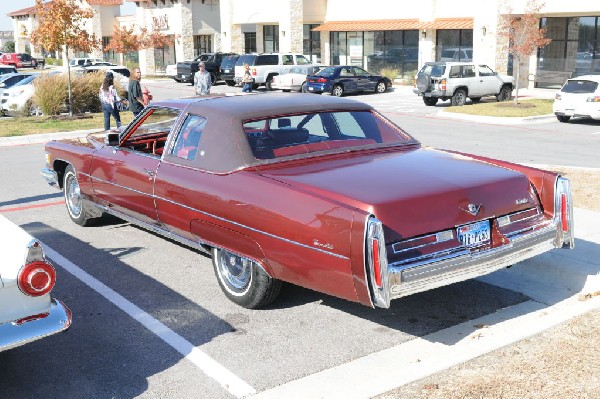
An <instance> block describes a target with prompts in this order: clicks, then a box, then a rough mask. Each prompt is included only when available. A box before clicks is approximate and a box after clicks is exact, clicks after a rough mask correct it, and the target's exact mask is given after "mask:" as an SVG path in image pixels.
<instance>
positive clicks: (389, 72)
mask: <svg viewBox="0 0 600 399" xmlns="http://www.w3.org/2000/svg"><path fill="white" fill-rule="evenodd" d="M379 73H380V74H381V75H383V76H385V77H386V78H388V79H389V80H391V81H392V83H393V82H394V79H396V78H397V77H398V75H399V74H400V71H399V70H398V69H394V68H381V69H380V70H379Z"/></svg>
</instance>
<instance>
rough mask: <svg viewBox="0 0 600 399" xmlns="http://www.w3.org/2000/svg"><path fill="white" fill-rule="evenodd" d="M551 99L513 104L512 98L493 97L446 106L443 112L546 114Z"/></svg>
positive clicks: (499, 114)
mask: <svg viewBox="0 0 600 399" xmlns="http://www.w3.org/2000/svg"><path fill="white" fill-rule="evenodd" d="M552 102H553V100H546V99H540V98H536V99H531V100H519V102H518V103H517V104H515V102H514V100H511V101H505V102H496V100H495V99H492V100H488V99H487V97H486V98H485V101H482V102H481V103H478V104H472V103H470V102H469V103H467V104H466V105H464V106H462V107H447V108H444V112H454V113H457V114H468V115H481V116H502V117H521V118H523V117H527V116H539V115H548V114H551V113H552Z"/></svg>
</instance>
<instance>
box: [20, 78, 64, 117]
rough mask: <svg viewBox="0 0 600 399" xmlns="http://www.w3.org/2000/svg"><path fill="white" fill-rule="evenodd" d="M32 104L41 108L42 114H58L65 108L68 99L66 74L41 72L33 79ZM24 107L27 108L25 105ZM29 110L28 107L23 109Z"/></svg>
mask: <svg viewBox="0 0 600 399" xmlns="http://www.w3.org/2000/svg"><path fill="white" fill-rule="evenodd" d="M33 87H34V89H35V90H34V92H33V97H32V103H33V105H34V106H38V107H39V108H41V110H42V112H43V113H44V115H58V114H59V113H60V112H61V111H64V110H65V104H66V103H67V100H68V92H67V76H66V75H63V74H53V75H50V74H42V75H41V76H40V77H39V78H37V79H35V80H34V81H33ZM24 108H27V106H25V107H24ZM24 112H27V113H28V112H29V109H26V110H24Z"/></svg>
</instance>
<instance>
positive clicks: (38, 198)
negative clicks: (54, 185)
mask: <svg viewBox="0 0 600 399" xmlns="http://www.w3.org/2000/svg"><path fill="white" fill-rule="evenodd" d="M62 197H63V194H62V193H54V194H43V195H34V196H31V197H25V198H17V199H15V200H11V201H4V202H0V207H3V206H12V205H24V204H29V203H31V202H37V201H44V200H49V199H55V198H62Z"/></svg>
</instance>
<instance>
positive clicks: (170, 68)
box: [165, 64, 179, 82]
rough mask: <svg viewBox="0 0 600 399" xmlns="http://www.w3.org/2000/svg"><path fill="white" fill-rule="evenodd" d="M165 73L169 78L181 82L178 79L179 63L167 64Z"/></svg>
mask: <svg viewBox="0 0 600 399" xmlns="http://www.w3.org/2000/svg"><path fill="white" fill-rule="evenodd" d="M165 75H167V78H171V79H174V80H175V81H176V82H179V80H178V79H177V64H171V65H167V68H166V70H165Z"/></svg>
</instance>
